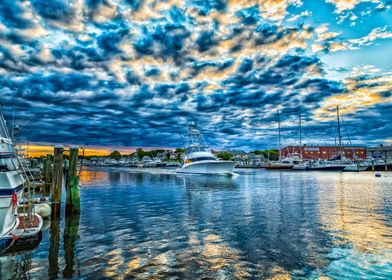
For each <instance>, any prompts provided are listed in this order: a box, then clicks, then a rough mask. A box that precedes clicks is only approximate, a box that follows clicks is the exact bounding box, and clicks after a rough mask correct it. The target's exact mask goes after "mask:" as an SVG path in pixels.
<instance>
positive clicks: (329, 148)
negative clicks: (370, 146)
mask: <svg viewBox="0 0 392 280" xmlns="http://www.w3.org/2000/svg"><path fill="white" fill-rule="evenodd" d="M280 151H281V155H282V157H283V158H285V157H288V156H290V155H293V154H298V155H300V154H301V153H302V157H303V159H308V160H317V159H332V158H334V157H336V156H337V155H339V154H340V153H341V154H342V156H343V157H345V158H348V159H353V158H358V159H365V158H366V156H367V154H366V147H365V146H361V145H344V146H341V147H340V146H338V145H303V146H299V145H298V146H295V145H293V146H286V147H283V148H282V149H281V150H280Z"/></svg>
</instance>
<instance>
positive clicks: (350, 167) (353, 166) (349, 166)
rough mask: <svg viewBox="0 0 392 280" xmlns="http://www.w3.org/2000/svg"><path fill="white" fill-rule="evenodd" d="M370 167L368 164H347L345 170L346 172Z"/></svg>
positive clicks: (364, 169)
mask: <svg viewBox="0 0 392 280" xmlns="http://www.w3.org/2000/svg"><path fill="white" fill-rule="evenodd" d="M367 169H368V166H363V165H356V164H355V165H347V166H346V167H345V168H344V169H343V171H344V172H359V171H366V170H367Z"/></svg>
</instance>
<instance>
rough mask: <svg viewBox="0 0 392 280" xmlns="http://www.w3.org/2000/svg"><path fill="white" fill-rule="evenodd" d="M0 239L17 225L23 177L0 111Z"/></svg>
mask: <svg viewBox="0 0 392 280" xmlns="http://www.w3.org/2000/svg"><path fill="white" fill-rule="evenodd" d="M0 143H1V145H0V239H1V238H3V237H4V236H7V235H8V234H10V232H11V231H12V230H13V229H14V228H16V227H17V226H18V196H20V195H21V193H22V190H23V184H24V183H25V179H24V178H23V176H22V175H21V174H20V172H19V170H18V164H17V157H16V153H15V149H14V145H13V142H12V139H11V137H10V134H9V133H8V129H7V126H6V122H5V120H4V117H3V114H2V112H1V111H0Z"/></svg>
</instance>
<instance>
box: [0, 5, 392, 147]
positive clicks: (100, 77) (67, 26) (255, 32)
mask: <svg viewBox="0 0 392 280" xmlns="http://www.w3.org/2000/svg"><path fill="white" fill-rule="evenodd" d="M391 8H392V1H391V0H302V1H301V0H276V1H273V0H265V1H261V0H259V1H257V0H247V1H245V0H226V1H225V0H184V1H180V0H167V1H155V0H146V1H142V0H69V1H65V0H51V1H39V0H31V1H19V0H12V1H10V0H1V1H0V103H1V104H2V105H3V111H4V114H5V117H6V119H7V121H8V124H9V125H11V124H13V123H14V124H16V125H18V126H19V127H20V128H21V129H20V134H19V135H18V141H19V142H20V143H25V144H26V143H29V145H31V146H37V145H44V146H48V145H52V144H58V143H60V144H66V145H67V144H77V145H80V146H86V147H88V146H91V147H96V149H102V150H111V149H114V148H118V149H123V150H126V149H130V150H132V149H134V148H136V147H145V148H153V147H167V148H170V147H180V146H182V145H183V144H184V137H185V135H186V132H187V125H188V123H189V122H191V121H194V122H196V123H197V124H198V126H199V128H200V130H201V131H202V133H203V134H204V138H205V139H206V141H207V142H208V143H209V144H210V146H211V147H213V148H215V149H233V150H254V149H265V148H272V147H277V122H276V113H277V110H279V112H280V120H281V126H282V136H283V140H282V144H283V145H285V144H293V143H298V138H299V136H298V135H299V129H298V119H299V115H301V119H302V138H303V143H309V144H310V143H313V144H325V143H328V144H333V143H334V141H335V140H336V137H337V128H336V111H335V110H336V106H339V107H340V112H341V116H342V124H343V127H342V135H343V140H344V142H345V143H349V142H351V143H353V144H361V145H368V146H371V145H378V144H388V143H392V122H391V120H392V94H391V92H392V53H391V50H392V9H391Z"/></svg>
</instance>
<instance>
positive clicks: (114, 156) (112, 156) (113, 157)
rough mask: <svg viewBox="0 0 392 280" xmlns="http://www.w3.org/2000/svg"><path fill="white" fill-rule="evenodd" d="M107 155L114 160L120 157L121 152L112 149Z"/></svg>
mask: <svg viewBox="0 0 392 280" xmlns="http://www.w3.org/2000/svg"><path fill="white" fill-rule="evenodd" d="M109 157H110V158H112V159H115V160H119V159H121V153H120V152H118V151H114V152H112V153H111V154H110V155H109Z"/></svg>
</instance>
